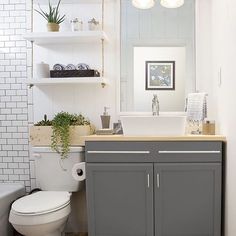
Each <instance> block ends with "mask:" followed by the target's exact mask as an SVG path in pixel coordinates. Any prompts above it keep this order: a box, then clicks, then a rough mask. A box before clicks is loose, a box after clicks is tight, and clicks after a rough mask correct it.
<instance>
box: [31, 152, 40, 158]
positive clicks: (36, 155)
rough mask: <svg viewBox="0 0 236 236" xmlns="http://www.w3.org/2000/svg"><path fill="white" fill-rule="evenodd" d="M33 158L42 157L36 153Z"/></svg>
mask: <svg viewBox="0 0 236 236" xmlns="http://www.w3.org/2000/svg"><path fill="white" fill-rule="evenodd" d="M33 157H35V158H40V157H41V154H39V153H34V154H33Z"/></svg>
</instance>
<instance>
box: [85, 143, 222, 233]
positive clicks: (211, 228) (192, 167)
mask: <svg viewBox="0 0 236 236" xmlns="http://www.w3.org/2000/svg"><path fill="white" fill-rule="evenodd" d="M86 162H87V164H86V165H87V166H86V171H87V179H86V184H87V185H86V189H87V204H88V226H89V236H221V195H222V190H221V179H222V143H221V142H107V141H106V142H105V141H104V142H101V141H100V142H93V141H91V142H87V143H86Z"/></svg>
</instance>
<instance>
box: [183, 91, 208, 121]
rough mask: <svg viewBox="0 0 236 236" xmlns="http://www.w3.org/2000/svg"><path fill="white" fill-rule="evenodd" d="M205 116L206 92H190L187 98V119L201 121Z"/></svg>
mask: <svg viewBox="0 0 236 236" xmlns="http://www.w3.org/2000/svg"><path fill="white" fill-rule="evenodd" d="M206 117H207V94H206V93H190V94H189V95H188V99H187V118H188V120H196V121H203V120H204V119H205V118H206Z"/></svg>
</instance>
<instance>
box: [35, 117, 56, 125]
mask: <svg viewBox="0 0 236 236" xmlns="http://www.w3.org/2000/svg"><path fill="white" fill-rule="evenodd" d="M35 126H52V121H51V120H48V118H47V115H46V114H45V115H44V119H43V120H41V121H39V122H38V123H37V124H35Z"/></svg>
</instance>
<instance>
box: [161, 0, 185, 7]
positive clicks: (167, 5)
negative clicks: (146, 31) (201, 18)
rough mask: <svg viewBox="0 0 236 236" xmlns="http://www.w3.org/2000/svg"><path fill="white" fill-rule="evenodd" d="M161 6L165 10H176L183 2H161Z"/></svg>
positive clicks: (173, 0)
mask: <svg viewBox="0 0 236 236" xmlns="http://www.w3.org/2000/svg"><path fill="white" fill-rule="evenodd" d="M161 5H162V6H163V7H166V8H178V7H181V6H183V5H184V0H161Z"/></svg>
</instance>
